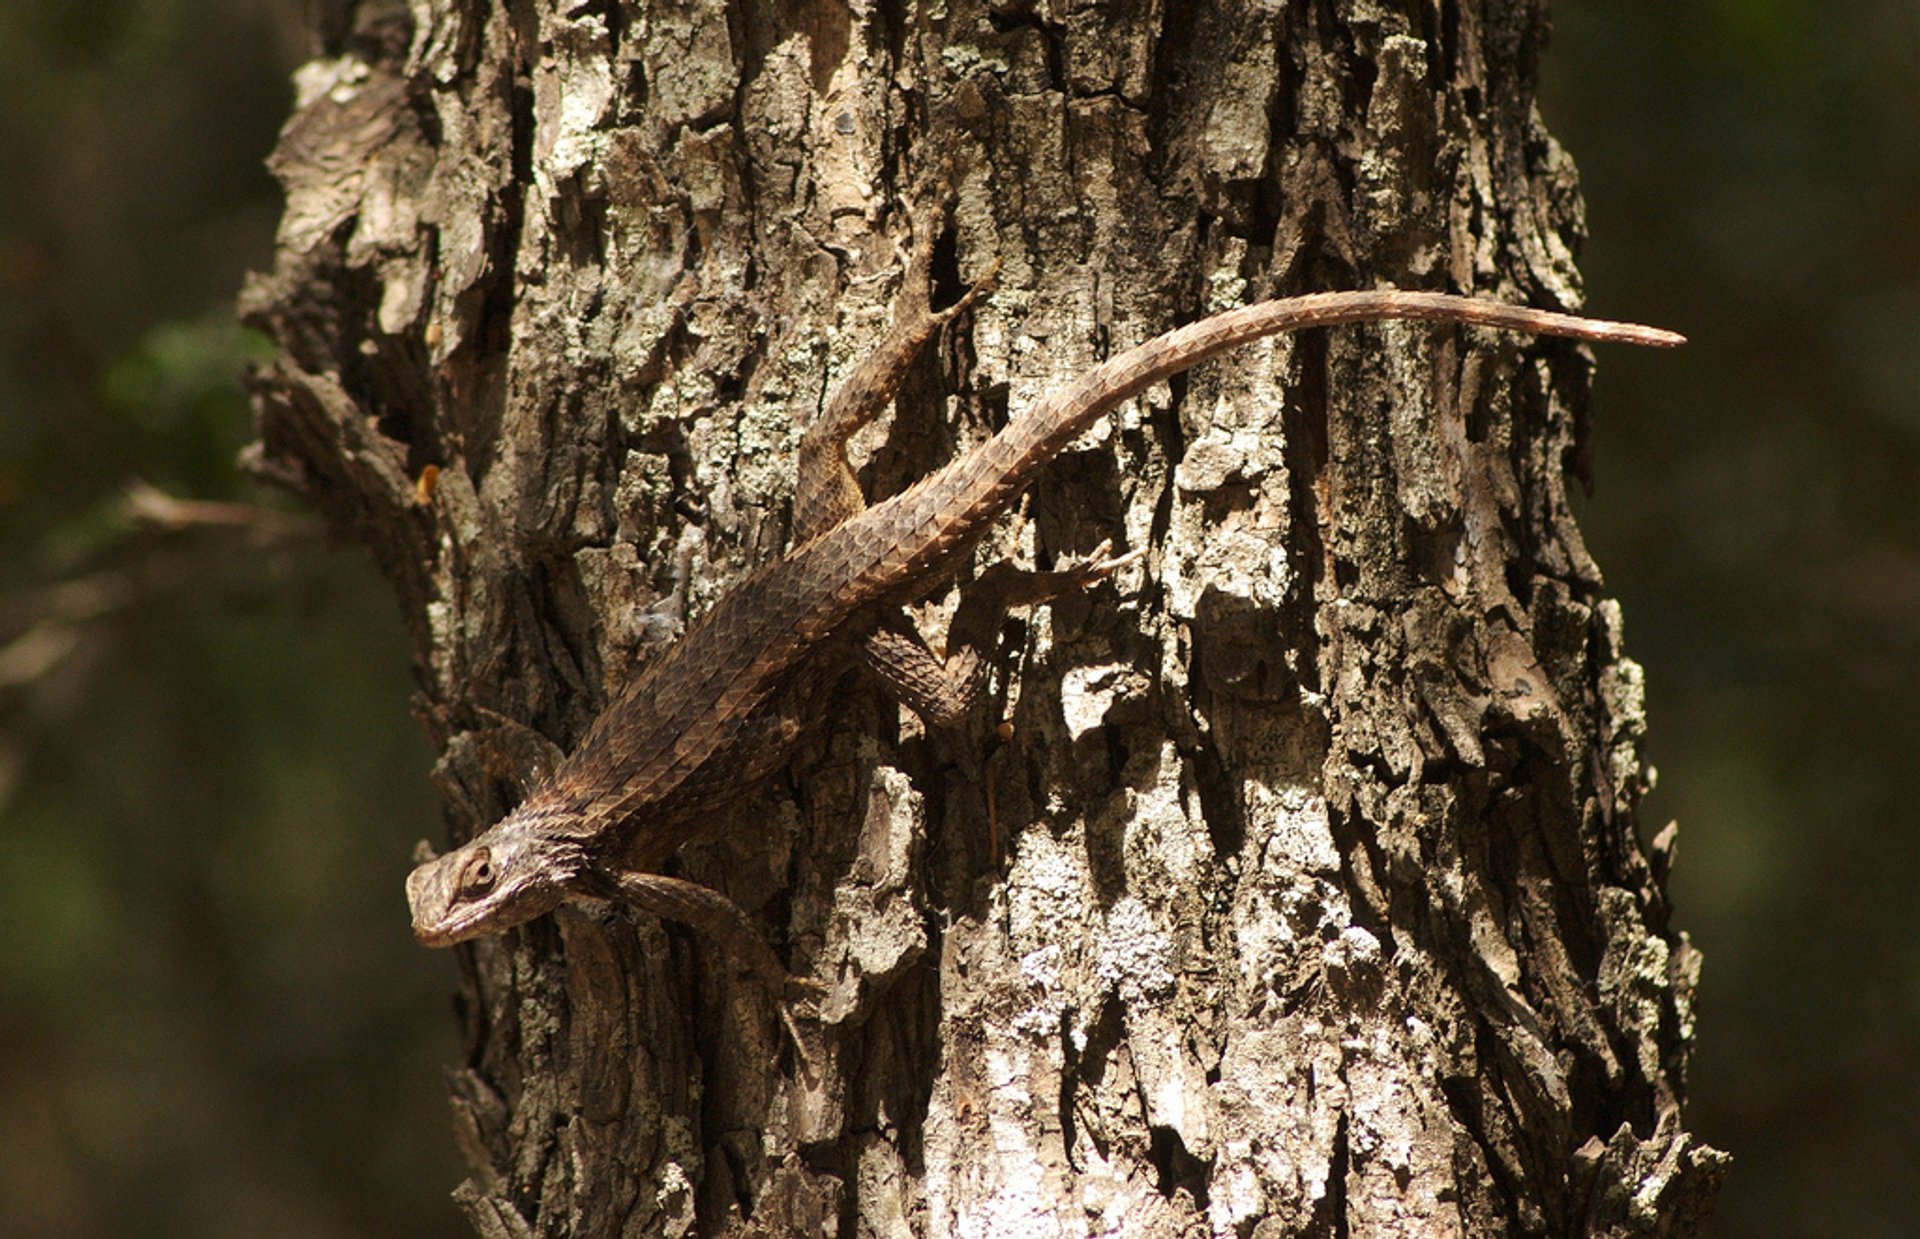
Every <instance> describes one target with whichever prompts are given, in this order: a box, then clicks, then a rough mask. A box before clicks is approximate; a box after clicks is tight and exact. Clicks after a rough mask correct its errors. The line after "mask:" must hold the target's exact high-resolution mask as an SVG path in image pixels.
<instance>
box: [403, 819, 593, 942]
mask: <svg viewBox="0 0 1920 1239" xmlns="http://www.w3.org/2000/svg"><path fill="white" fill-rule="evenodd" d="M555 816H556V815H555V814H553V813H552V812H551V811H548V812H541V811H539V810H537V809H533V808H532V807H531V806H528V805H522V806H521V807H520V808H519V809H516V810H514V811H513V812H512V813H509V814H508V815H507V816H506V817H504V818H502V819H501V820H500V821H499V822H498V823H496V824H495V825H494V826H492V827H491V828H490V829H488V830H487V831H485V832H484V833H482V834H480V835H479V836H477V837H475V838H474V839H473V841H472V842H470V843H467V844H464V845H463V846H461V847H458V848H455V849H454V850H453V851H451V852H448V853H447V854H446V855H444V856H439V857H435V858H434V859H432V860H429V861H427V862H426V863H425V864H422V865H420V866H419V867H418V868H416V869H415V870H414V871H413V872H412V873H410V874H408V875H407V903H408V905H409V906H410V907H411V908H412V910H413V936H414V937H415V938H417V939H419V941H420V944H421V945H422V946H452V945H453V944H454V943H456V942H465V941H466V940H467V939H469V938H478V937H480V936H481V935H483V934H496V933H499V932H501V931H502V930H507V929H511V928H513V927H514V926H515V925H520V924H523V923H525V922H527V921H530V920H532V919H533V918H534V917H536V916H540V915H542V914H544V913H547V912H551V911H553V910H554V909H555V908H557V907H559V906H560V904H561V903H562V902H563V901H564V900H565V899H566V897H567V891H568V889H569V888H570V886H571V885H572V883H573V882H574V881H575V880H576V879H577V878H578V876H579V874H580V872H581V869H582V856H581V853H580V848H579V845H578V843H577V841H575V840H572V839H569V838H567V837H566V836H564V835H555V834H553V833H550V831H543V830H542V829H540V827H541V825H542V824H543V823H544V824H545V825H547V826H548V827H551V826H552V824H553V822H554V818H555Z"/></svg>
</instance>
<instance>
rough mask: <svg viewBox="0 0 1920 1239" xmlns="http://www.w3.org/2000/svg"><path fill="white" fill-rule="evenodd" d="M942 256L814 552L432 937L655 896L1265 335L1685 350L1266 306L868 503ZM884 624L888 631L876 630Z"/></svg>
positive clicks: (668, 669)
mask: <svg viewBox="0 0 1920 1239" xmlns="http://www.w3.org/2000/svg"><path fill="white" fill-rule="evenodd" d="M929 253H930V250H929V249H927V248H926V247H924V246H923V247H922V249H921V250H920V251H919V252H918V253H917V254H916V258H915V261H914V264H913V270H911V271H910V272H909V275H908V290H907V291H906V292H904V293H903V294H902V302H901V305H900V307H898V310H897V313H896V318H897V319H899V320H901V321H897V322H896V324H895V326H894V329H893V332H892V333H891V335H890V336H889V337H888V340H887V341H886V342H885V343H884V344H883V345H882V346H881V348H880V349H878V350H876V353H875V355H874V357H872V358H870V359H869V360H868V362H866V363H864V364H863V365H862V366H861V367H859V368H858V369H857V370H856V371H855V373H854V375H853V376H852V377H851V378H850V379H849V380H848V382H847V384H846V385H845V386H844V387H843V388H842V390H841V392H840V393H838V394H837V395H836V398H835V400H834V402H833V405H832V406H831V407H830V409H829V413H828V415H827V418H826V419H823V420H824V421H825V422H827V423H828V424H827V425H826V426H825V429H824V431H820V432H817V433H812V434H810V435H809V442H808V444H807V446H806V447H805V448H803V451H802V459H803V461H804V462H806V464H807V468H806V470H805V471H803V474H802V477H801V479H800V492H801V497H800V499H799V500H797V501H796V511H799V512H801V513H802V514H803V515H802V516H801V519H800V522H799V523H800V525H801V528H800V531H799V532H800V535H801V537H802V539H803V540H802V541H801V542H800V544H799V545H797V546H795V547H794V548H793V549H792V550H791V551H789V552H787V554H786V555H784V556H782V557H781V558H780V559H778V560H776V561H774V562H772V563H770V564H767V565H766V566H764V567H762V568H760V569H759V570H757V571H755V572H753V573H751V574H749V575H748V576H747V577H746V578H745V579H743V580H742V581H741V582H739V583H738V584H737V585H735V586H734V588H733V589H732V590H730V591H729V592H728V593H727V594H726V595H725V596H724V597H722V598H721V599H720V600H719V601H718V602H716V603H715V604H714V606H713V608H712V609H711V610H710V611H708V612H707V614H706V615H705V616H704V617H703V618H702V619H700V620H699V621H698V622H697V623H696V624H694V625H693V627H692V628H691V629H689V630H688V632H687V634H686V636H685V637H684V638H683V639H682V640H681V641H680V642H679V643H678V644H677V645H675V646H674V647H673V648H672V649H671V650H670V651H668V652H667V653H666V654H665V655H664V656H663V657H661V658H660V659H658V660H656V661H655V662H653V663H652V664H651V665H649V666H648V667H647V668H646V669H645V670H644V671H643V672H642V673H641V674H640V675H639V676H637V677H635V678H634V679H633V680H632V681H630V682H629V683H628V684H627V685H626V686H625V688H624V689H622V690H621V691H620V693H619V694H618V695H617V696H615V698H614V700H613V701H612V702H611V703H610V704H609V705H608V706H607V708H606V709H605V711H603V712H602V713H601V715H600V717H599V718H598V719H596V720H595V721H594V724H593V726H592V728H591V729H590V730H589V731H588V732H587V736H586V739H585V740H583V741H582V742H581V744H580V746H579V748H577V749H576V750H575V751H574V752H573V753H572V755H571V756H569V757H568V758H567V759H566V760H565V761H564V762H563V763H562V764H561V765H560V767H559V768H558V770H557V771H556V772H555V773H554V775H553V777H552V778H551V779H550V780H549V781H547V782H546V783H545V784H543V785H542V786H540V787H539V788H537V789H536V790H535V791H534V792H533V794H532V795H530V796H529V797H528V799H527V800H526V802H525V803H523V804H522V805H521V806H520V807H519V808H517V809H515V810H514V811H513V812H512V813H509V814H508V815H507V816H506V817H505V818H503V819H502V820H501V821H500V822H499V823H497V824H496V825H494V826H493V827H491V828H490V829H488V830H487V831H485V832H484V833H482V834H481V835H479V836H478V837H476V838H475V839H474V840H473V841H472V842H470V843H468V844H466V845H465V846H463V847H461V848H458V849H456V850H455V851H453V852H450V853H448V854H447V855H445V856H442V857H439V858H438V859H436V860H432V861H429V862H428V863H426V864H423V865H421V866H420V867H419V868H418V869H416V870H415V871H414V872H413V874H412V875H411V876H410V877H409V878H408V879H407V897H408V900H409V902H410V903H411V905H412V909H413V927H414V934H415V936H416V937H418V938H419V940H420V941H421V942H422V943H424V944H426V945H428V946H447V945H450V944H452V943H455V942H460V941H463V940H465V939H468V938H472V937H475V936H477V935H480V934H489V933H497V932H499V931H501V930H504V929H507V928H510V927H512V926H514V925H518V924H521V923H523V922H525V921H528V920H531V919H532V918H534V917H536V916H540V915H542V914H543V913H546V912H549V911H551V910H553V908H555V907H556V906H558V905H559V904H560V903H562V902H563V901H566V900H569V899H612V898H628V899H637V898H639V897H640V895H639V893H638V892H639V888H637V887H636V886H635V885H634V883H632V882H631V881H628V882H627V883H626V885H625V886H624V887H623V885H622V875H632V874H636V873H648V872H649V871H651V870H653V869H655V868H657V867H658V866H659V865H660V864H661V863H662V862H663V861H665V860H666V859H667V857H669V856H670V855H672V853H673V852H674V851H675V850H676V849H678V848H679V846H680V845H681V844H682V843H684V842H685V841H686V840H687V839H688V838H690V837H691V836H692V835H693V834H694V833H696V832H697V831H698V830H699V829H700V828H701V827H702V826H703V825H705V824H706V823H707V822H709V821H711V820H712V818H713V816H714V814H715V812H716V810H718V809H719V808H721V807H722V806H724V805H725V804H726V803H727V802H729V801H731V800H735V799H737V798H739V797H740V796H742V795H745V794H746V793H748V792H750V791H752V790H753V789H754V787H755V786H756V785H757V784H758V783H759V782H760V781H761V780H762V779H764V778H765V777H766V776H768V775H770V774H771V773H773V772H774V771H776V770H778V769H779V768H780V767H781V766H782V765H783V764H784V763H785V761H786V759H787V755H788V753H789V752H790V751H791V749H792V747H793V744H794V742H795V741H796V740H797V739H798V738H799V737H800V735H801V733H802V731H803V729H804V724H805V722H806V721H807V720H805V719H804V718H803V715H802V710H803V708H804V703H805V702H806V701H807V700H808V699H809V697H810V696H811V694H812V693H813V691H815V690H816V689H818V688H822V687H824V686H827V685H829V684H831V682H832V680H833V678H834V677H836V676H837V675H838V674H839V673H840V672H841V671H842V670H843V669H844V668H845V667H846V666H848V665H849V664H850V662H851V661H853V660H854V659H855V657H856V656H860V655H864V656H865V657H864V661H865V662H866V664H867V665H868V666H869V667H871V668H873V669H874V670H876V671H878V672H879V673H880V674H881V676H882V678H883V679H891V680H893V681H894V682H895V683H896V684H897V685H901V686H904V682H905V681H906V680H907V679H908V678H910V677H909V674H908V671H909V669H908V668H905V667H903V666H901V663H900V659H901V657H902V654H901V650H900V639H899V637H898V632H897V622H896V621H897V617H898V611H899V607H900V606H901V604H902V603H904V602H907V601H911V600H913V599H914V598H915V597H917V596H920V595H923V594H925V593H926V592H927V591H928V590H929V589H930V588H931V587H932V586H934V585H935V584H937V583H939V582H940V581H942V580H944V579H946V578H949V577H951V576H953V575H955V574H956V573H957V572H958V571H959V569H960V567H961V566H962V564H963V563H964V562H965V561H966V558H967V556H968V555H969V553H970V552H971V550H972V548H973V546H974V545H975V543H976V542H977V541H978V540H979V538H980V537H981V535H982V534H984V533H985V532H986V530H987V529H988V527H989V526H990V525H991V524H992V523H993V522H994V521H995V520H996V519H998V518H999V517H1000V516H1001V514H1003V513H1004V512H1005V511H1006V510H1007V509H1008V507H1010V506H1011V505H1012V504H1013V502H1014V500H1015V499H1016V498H1018V496H1019V495H1020V493H1021V492H1022V491H1023V490H1025V489H1026V487H1027V486H1028V485H1030V484H1031V483H1032V482H1033V480H1034V479H1035V477H1036V476H1038V474H1039V472H1040V470H1041V469H1042V468H1044V467H1045V466H1046V464H1047V463H1048V462H1049V461H1051V460H1052V459H1053V458H1054V457H1055V456H1056V455H1058V454H1059V453H1060V452H1061V451H1062V450H1063V449H1064V448H1065V447H1066V446H1067V445H1068V444H1070V443H1072V442H1073V441H1074V440H1075V439H1076V438H1078V437H1079V436H1080V435H1081V434H1082V433H1083V432H1084V431H1085V430H1086V429H1087V428H1088V427H1089V426H1091V425H1092V424H1093V423H1094V422H1095V421H1096V420H1098V419H1099V418H1100V417H1102V416H1104V415H1105V414H1106V413H1108V412H1109V411H1111V410H1112V409H1113V408H1114V407H1115V406H1117V405H1119V404H1120V403H1122V402H1123V401H1125V400H1127V399H1129V398H1131V397H1132V396H1134V395H1136V394H1138V393H1139V392H1141V391H1143V390H1145V389H1146V388H1147V387H1149V386H1151V385H1152V384H1154V383H1157V382H1160V381H1162V380H1164V379H1167V378H1169V377H1171V376H1173V375H1175V374H1178V373H1179V372H1181V371H1182V370H1185V369H1187V368H1189V367H1190V366H1193V365H1196V364H1198V363H1200V362H1202V361H1205V360H1206V359H1207V358H1209V357H1213V356H1215V355H1216V354H1219V353H1222V352H1225V351H1226V350H1228V349H1231V348H1235V347H1237V346H1239V345H1241V344H1245V343H1248V342H1250V341H1253V340H1257V339H1260V338H1261V337H1264V336H1271V335H1277V334H1279V333H1281V332H1287V331H1296V330H1300V329H1302V328H1306V327H1324V326H1332V325H1335V324H1340V323H1360V322H1375V321H1380V320H1385V319H1427V320H1433V321H1439V322H1454V323H1467V324H1472V325H1476V326H1483V327H1496V328H1502V329H1506V330H1511V331H1521V332H1530V333H1534V334H1539V335H1555V336H1571V337H1573V338H1576V339H1582V340H1600V341H1615V342H1620V343H1627V344H1645V345H1655V346H1661V347H1670V346H1673V345H1677V344H1680V343H1682V342H1683V341H1682V338H1681V337H1680V336H1678V335H1675V334H1673V333H1672V332H1666V331H1660V330H1658V329H1656V328H1652V327H1641V326H1637V325H1634V324H1628V323H1613V322H1605V321H1601V320H1597V319H1586V318H1577V317H1574V316H1571V315H1566V314H1555V313H1549V312H1546V311H1541V310H1532V309H1526V308H1523V307H1519V306H1511V305H1505V304H1502V303H1500V302H1495V301H1488V300H1481V299H1476V298H1468V297H1457V296H1450V295H1447V294H1441V293H1419V292H1397V291H1373V292H1335V293H1314V294H1310V295H1308V296H1303V297H1290V298H1285V299H1281V300H1277V301H1267V302H1262V303H1260V304H1258V305H1252V306H1247V307H1245V308H1243V309H1237V310H1229V311H1226V312H1224V313H1221V314H1216V315H1214V316H1212V317H1211V318H1206V319H1203V320H1201V321H1200V322H1197V323H1193V324H1191V325H1189V326H1186V327H1182V328H1180V329H1178V330H1176V331H1170V332H1167V333H1166V334H1165V335H1161V336H1157V337H1155V338H1154V339H1152V340H1149V341H1147V342H1146V343H1144V344H1141V345H1138V346H1136V347H1134V348H1131V349H1128V350H1127V351H1125V352H1123V353H1121V354H1119V355H1118V356H1116V357H1113V358H1111V359H1110V360H1108V361H1106V362H1105V363H1103V364H1101V365H1099V366H1096V367H1094V368H1093V369H1091V370H1089V371H1088V372H1087V373H1086V374H1085V375H1083V376H1082V377H1081V378H1080V379H1078V380H1077V381H1076V382H1074V383H1072V384H1070V385H1069V386H1067V387H1066V388H1065V389H1063V390H1062V391H1060V392H1059V393H1057V394H1055V395H1053V396H1050V397H1048V398H1047V399H1045V400H1043V401H1041V403H1040V404H1039V406H1038V407H1037V408H1035V409H1034V410H1033V411H1031V412H1030V413H1028V414H1027V415H1026V416H1025V417H1022V418H1019V419H1017V420H1015V421H1013V422H1012V423H1011V424H1010V425H1008V426H1007V427H1006V428H1005V429H1004V430H1002V431H1001V432H1000V433H999V434H997V435H995V436H994V437H993V438H991V439H989V440H987V441H986V442H985V443H983V444H981V445H980V446H979V447H977V448H975V449H974V450H972V451H970V452H968V453H967V454H966V455H964V456H962V457H960V458H959V459H957V460H955V461H953V462H952V463H951V464H949V465H947V466H946V467H945V468H942V469H940V470H939V471H937V472H935V473H933V474H930V475H928V476H927V477H925V478H922V479H921V480H920V481H919V482H918V483H916V484H915V485H913V486H912V487H911V488H909V489H908V490H906V491H903V492H902V493H900V494H898V495H896V496H894V497H893V498H891V499H888V500H886V501H885V502H882V503H879V504H876V505H874V506H873V507H870V508H864V509H861V508H860V507H859V506H858V505H859V496H858V489H857V487H853V486H852V482H851V478H852V475H851V472H850V471H848V470H847V468H846V461H845V456H844V444H845V440H846V438H847V436H849V435H851V434H852V433H853V431H854V430H856V429H857V428H858V427H859V426H860V425H861V424H864V423H865V422H866V421H868V420H871V418H872V417H874V416H875V415H877V414H878V412H879V411H880V410H881V409H883V408H884V407H885V406H886V404H887V403H888V402H889V401H890V400H891V398H892V395H893V391H894V388H895V387H896V386H897V384H898V382H899V378H900V375H901V374H903V373H904V371H905V369H906V363H907V362H908V361H910V360H911V359H912V357H913V355H914V353H915V352H917V351H918V350H919V348H920V347H921V346H922V345H923V344H924V343H925V342H926V341H927V340H929V339H931V338H932V337H933V335H934V334H935V333H936V332H937V331H938V329H939V327H940V325H941V324H942V323H943V322H944V321H946V319H948V318H950V317H951V316H952V315H953V314H955V313H957V312H958V311H959V310H961V309H962V308H964V306H965V305H966V304H967V303H968V302H970V301H971V300H972V299H973V298H974V297H975V296H977V295H979V294H980V293H981V292H982V291H983V287H984V282H983V285H979V286H976V287H975V288H974V289H973V290H972V291H971V292H969V293H968V295H967V297H966V298H965V299H963V301H962V302H961V303H960V304H958V305H955V306H952V307H949V308H948V309H947V310H944V311H941V312H940V313H938V314H935V313H931V312H929V311H928V309H927V308H926V296H925V284H924V279H925V266H926V257H927V255H928V254H929ZM808 526H812V528H809V527H808ZM1096 558H1097V557H1096ZM1113 566H1115V564H1114V563H1113V562H1108V563H1088V564H1084V565H1079V566H1077V567H1075V568H1073V569H1069V570H1068V571H1067V572H1065V573H1061V574H1057V575H1058V576H1059V577H1060V578H1062V581H1061V583H1059V584H1056V585H1052V586H1050V587H1049V588H1048V589H1046V590H1040V591H1029V594H1028V595H1027V596H1025V597H1023V598H1021V599H1020V600H1019V601H1021V602H1032V601H1038V600H1040V597H1044V596H1045V594H1046V593H1048V592H1057V590H1058V589H1059V588H1065V587H1069V586H1070V585H1071V584H1086V583H1088V582H1089V581H1091V580H1094V579H1097V578H1098V577H1099V576H1100V575H1102V574H1103V573H1104V572H1105V571H1108V570H1111V568H1112V567H1113ZM1035 592H1037V593H1038V594H1039V595H1040V597H1035V596H1033V595H1034V593H1035ZM883 624H886V625H889V626H890V628H889V631H888V632H879V630H880V629H881V627H882V625H883ZM877 632H879V635H877V636H876V635H875V634H876V633H877ZM910 657H911V655H910ZM959 661H960V660H958V659H956V660H955V662H956V664H957V663H958V662H959ZM922 662H923V663H925V664H926V665H920V666H915V667H913V668H911V671H912V672H914V673H916V674H920V675H922V676H924V675H926V674H933V675H938V674H940V666H941V665H940V664H939V662H938V661H937V660H934V659H932V656H931V655H925V656H924V658H923V659H922ZM963 687H964V686H956V692H959V691H960V689H961V688H963ZM925 697H926V692H925V689H924V687H921V688H920V689H919V690H917V691H916V692H915V693H914V694H913V695H912V696H911V697H910V698H909V699H910V700H911V701H913V702H914V703H915V704H919V703H920V702H921V701H923V700H925ZM955 699H956V700H959V699H963V698H960V697H956V698H955ZM682 885H684V884H682ZM679 893H680V894H681V895H682V896H684V895H685V894H686V893H685V892H679ZM709 896H710V897H711V898H712V899H714V900H718V898H719V897H718V896H711V893H709ZM692 902H694V903H698V902H699V899H698V898H695V899H693V901H692ZM688 906H689V905H688V901H687V900H686V899H684V898H683V899H682V900H680V902H678V903H676V904H675V905H674V906H673V907H670V908H668V907H664V906H663V909H662V911H663V914H664V915H671V916H675V917H676V918H678V919H684V920H690V921H697V922H700V923H701V924H702V925H703V926H704V925H706V921H705V920H704V919H703V918H702V917H701V916H699V915H694V914H689V913H688V912H687V907H688ZM721 919H724V917H722V918H721ZM716 932H720V931H719V930H716Z"/></svg>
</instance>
